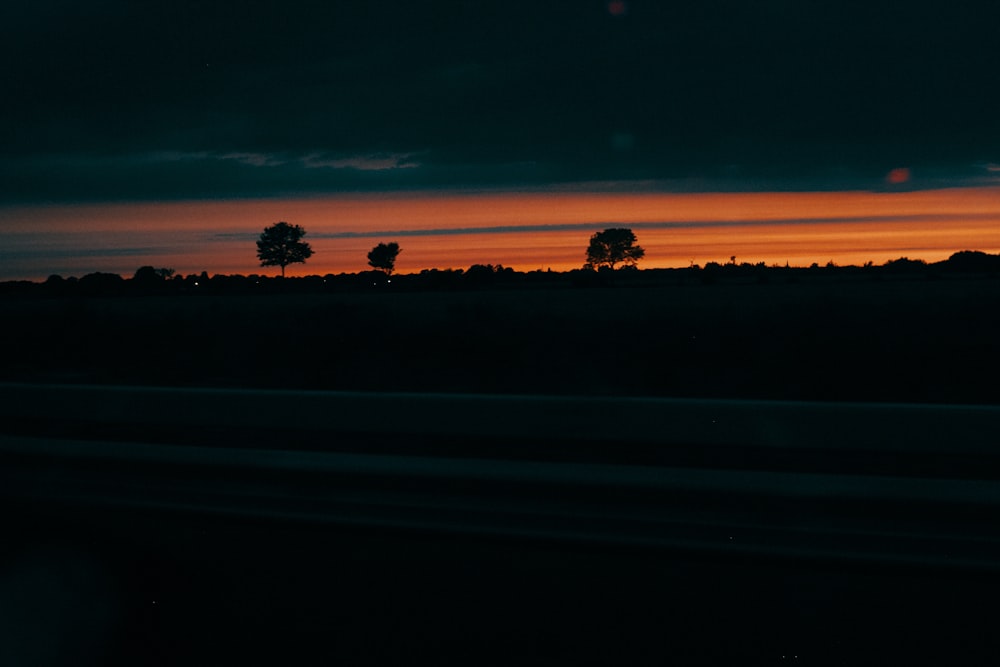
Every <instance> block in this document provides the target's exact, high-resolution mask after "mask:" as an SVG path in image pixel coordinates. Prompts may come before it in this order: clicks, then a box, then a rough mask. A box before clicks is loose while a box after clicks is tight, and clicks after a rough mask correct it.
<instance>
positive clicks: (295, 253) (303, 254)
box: [257, 222, 313, 276]
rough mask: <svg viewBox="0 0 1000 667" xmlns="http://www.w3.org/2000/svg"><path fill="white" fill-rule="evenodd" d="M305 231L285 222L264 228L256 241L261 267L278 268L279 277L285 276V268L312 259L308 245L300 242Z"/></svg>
mask: <svg viewBox="0 0 1000 667" xmlns="http://www.w3.org/2000/svg"><path fill="white" fill-rule="evenodd" d="M305 234H306V230H304V229H302V227H300V226H299V225H290V224H288V223H287V222H276V223H274V224H273V225H271V226H270V227H265V228H264V231H263V232H262V233H261V235H260V239H259V240H258V241H257V257H258V258H259V259H260V265H261V266H280V267H281V275H282V276H284V275H285V267H286V266H288V265H289V264H293V263H296V262H305V261H306V260H307V259H309V258H310V257H312V254H313V251H312V248H310V247H309V244H308V243H305V242H304V241H302V237H303V236H305Z"/></svg>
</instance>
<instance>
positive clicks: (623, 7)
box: [608, 0, 628, 16]
mask: <svg viewBox="0 0 1000 667" xmlns="http://www.w3.org/2000/svg"><path fill="white" fill-rule="evenodd" d="M608 13H609V14H611V15H612V16H625V15H626V14H628V4H627V3H626V2H625V0H612V1H611V2H609V3H608Z"/></svg>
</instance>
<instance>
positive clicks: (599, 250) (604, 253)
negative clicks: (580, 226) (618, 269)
mask: <svg viewBox="0 0 1000 667" xmlns="http://www.w3.org/2000/svg"><path fill="white" fill-rule="evenodd" d="M645 254H646V251H645V250H643V249H642V247H641V246H638V245H636V238H635V234H633V233H632V230H631V229H625V228H618V229H605V230H604V231H603V232H597V233H596V234H594V235H593V236H591V237H590V245H589V246H587V262H586V264H584V265H583V267H584V268H585V269H597V268H600V267H602V266H606V267H608V268H611V269H614V268H615V265H616V264H624V265H626V266H634V265H635V263H636V262H638V261H639V260H640V259H642V257H643V256H644V255H645Z"/></svg>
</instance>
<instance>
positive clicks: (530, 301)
mask: <svg viewBox="0 0 1000 667" xmlns="http://www.w3.org/2000/svg"><path fill="white" fill-rule="evenodd" d="M638 275H639V276H640V278H636V279H634V282H632V283H623V284H625V285H627V286H624V287H623V286H615V285H614V284H612V285H611V286H603V287H601V286H598V287H594V286H591V287H579V286H573V285H572V283H569V282H562V283H554V284H552V285H547V284H545V283H540V284H531V285H522V286H520V287H518V288H516V289H515V288H490V289H485V288H484V289H475V288H468V289H461V290H458V289H455V290H447V289H441V290H424V291H396V290H395V285H393V286H388V285H382V286H379V287H371V288H369V289H364V290H354V291H347V292H343V293H340V292H334V293H326V292H317V293H305V294H302V293H287V294H282V293H280V291H279V292H275V293H269V294H255V295H247V294H228V293H213V292H210V291H207V292H198V291H197V290H194V291H192V292H190V293H185V294H180V295H178V294H172V295H140V294H132V295H120V296H115V297H108V296H104V297H100V296H94V297H86V296H74V297H58V296H48V297H43V296H18V295H14V296H8V297H5V298H4V299H3V301H2V302H0V305H2V308H3V311H4V320H5V322H6V323H7V324H6V325H5V326H4V327H3V328H2V329H0V346H2V348H3V349H4V350H5V351H7V359H6V362H5V363H4V364H3V366H2V368H0V380H7V381H28V382H73V383H109V384H143V385H160V386H189V387H199V386H201V387H255V388H282V389H323V390H352V391H416V392H428V391H436V392H456V393H464V392H472V393H491V394H496V393H500V394H547V395H569V396H580V395H586V396H614V395H619V396H672V397H701V398H754V399H781V400H823V401H879V402H885V401H890V402H891V401H896V402H919V403H947V404H975V403H989V404H997V403H1000V382H997V380H996V378H997V377H1000V337H998V336H997V331H1000V308H998V305H1000V279H998V278H996V277H995V275H993V274H991V275H980V276H978V277H977V276H975V275H972V274H968V275H966V274H957V275H952V274H947V275H902V276H896V275H881V274H864V273H858V274H852V273H833V274H830V275H829V276H824V275H822V274H821V275H818V276H813V275H812V274H811V273H809V272H806V273H804V274H801V275H800V274H790V275H791V277H783V276H784V274H783V273H782V272H781V271H778V270H775V271H774V272H773V275H772V276H770V277H769V278H768V281H766V282H758V281H756V280H754V279H753V277H752V276H748V277H745V278H739V279H733V280H730V281H726V280H721V281H720V282H717V283H708V284H706V283H703V282H700V281H698V282H690V281H688V282H685V281H686V280H687V278H685V276H684V274H683V272H677V273H676V277H675V274H673V273H668V274H665V275H666V276H667V277H666V278H662V277H661V278H655V279H654V278H651V279H649V282H642V280H645V274H644V273H640V274H638ZM653 275H659V274H653ZM543 276H544V274H543ZM640 279H642V280H640ZM192 289H194V288H192ZM198 289H201V288H198Z"/></svg>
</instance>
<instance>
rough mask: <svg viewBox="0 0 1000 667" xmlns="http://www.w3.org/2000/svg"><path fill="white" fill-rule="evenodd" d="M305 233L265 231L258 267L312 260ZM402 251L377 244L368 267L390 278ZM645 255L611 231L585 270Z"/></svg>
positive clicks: (601, 235)
mask: <svg viewBox="0 0 1000 667" xmlns="http://www.w3.org/2000/svg"><path fill="white" fill-rule="evenodd" d="M305 235H306V230H305V229H303V228H302V227H301V226H300V225H292V224H289V223H287V222H284V221H281V222H276V223H274V224H273V225H271V226H269V227H265V228H264V231H263V232H261V235H260V238H259V239H257V259H259V260H260V265H261V266H277V267H280V268H281V275H282V277H284V275H285V267H286V266H288V265H289V264H297V263H305V261H306V260H307V259H309V258H310V257H312V255H313V250H312V247H311V246H310V245H309V243H307V242H306V241H303V240H302V239H303V237H304V236H305ZM400 252H402V249H401V248H400V247H399V244H398V243H396V242H395V241H393V242H391V243H379V244H378V245H376V246H375V247H374V248H372V249H371V251H370V252H369V253H368V266H370V267H372V268H373V269H375V270H376V271H381V272H383V273H384V274H385V275H386V276H391V275H392V272H393V271H394V270H395V268H396V258H397V257H399V253H400ZM645 254H646V251H645V250H643V248H642V246H640V245H638V239H636V236H635V234H634V233H633V232H632V230H631V229H625V228H612V229H605V230H604V231H602V232H596V233H595V234H594V235H593V236H591V237H590V244H589V245H588V246H587V260H586V262H585V263H584V265H583V268H584V269H592V270H597V269H602V268H607V269H611V270H612V271H613V270H615V269H616V268H618V267H619V266H635V265H636V263H637V262H638V261H639V260H640V259H642V258H643V257H644V256H645Z"/></svg>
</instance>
